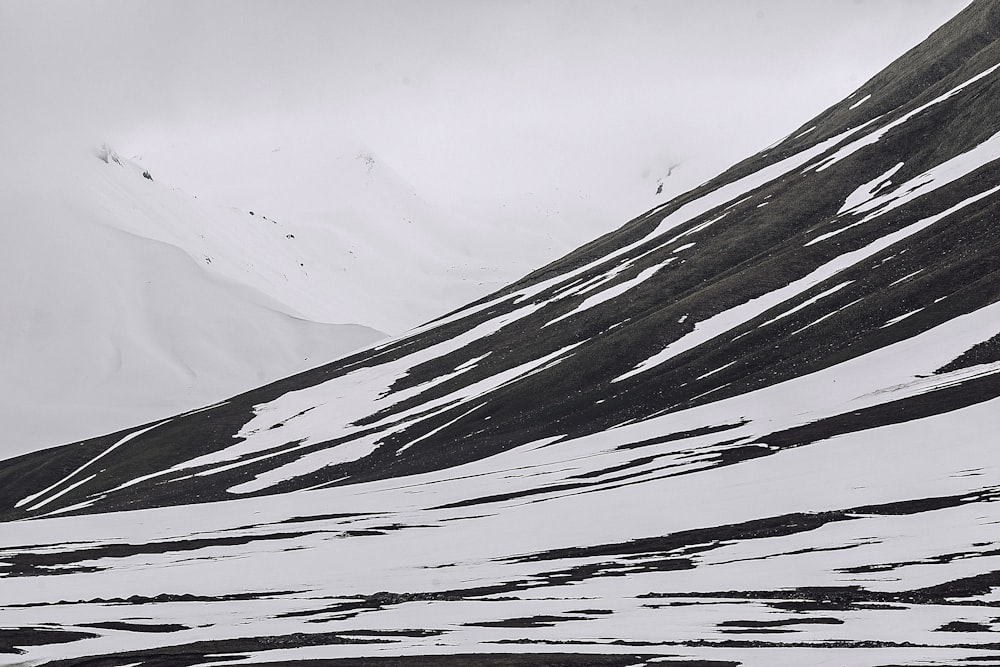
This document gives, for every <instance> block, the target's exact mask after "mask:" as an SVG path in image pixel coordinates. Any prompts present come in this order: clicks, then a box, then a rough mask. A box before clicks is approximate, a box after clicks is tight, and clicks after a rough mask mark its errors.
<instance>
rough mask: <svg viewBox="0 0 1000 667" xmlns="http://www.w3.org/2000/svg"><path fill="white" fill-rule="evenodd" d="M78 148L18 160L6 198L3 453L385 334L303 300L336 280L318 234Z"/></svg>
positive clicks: (207, 398) (238, 385)
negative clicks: (323, 259) (221, 203)
mask: <svg viewBox="0 0 1000 667" xmlns="http://www.w3.org/2000/svg"><path fill="white" fill-rule="evenodd" d="M45 157H46V158H48V157H49V156H48V154H46V156H45ZM61 157H63V156H61ZM98 158H100V159H98ZM65 159H66V162H65V163H63V164H58V165H51V164H44V165H42V166H39V164H38V163H39V162H40V161H41V160H39V159H31V158H29V159H28V161H27V163H26V164H20V166H19V168H17V169H8V171H9V172H10V173H5V183H6V187H5V188H4V189H3V191H2V194H0V208H2V210H3V211H4V213H5V216H6V220H7V222H6V223H5V225H4V240H5V243H4V244H3V248H2V249H0V253H2V258H3V261H2V262H0V277H2V279H3V282H4V284H5V285H8V286H10V288H9V289H6V290H3V292H2V294H0V309H2V311H3V313H4V317H3V320H2V321H0V343H2V349H3V352H2V353H0V423H3V425H4V437H3V441H2V443H0V454H2V455H3V456H5V457H9V456H13V455H16V454H21V453H24V452H27V451H30V450H31V449H37V448H39V447H43V446H51V445H52V444H53V443H55V442H67V441H71V440H76V439H79V438H81V437H83V436H90V437H93V436H94V435H98V434H101V433H106V432H107V431H109V430H115V429H119V428H123V427H125V426H129V425H131V424H135V423H137V422H141V421H145V420H148V419H153V418H155V417H157V416H162V415H164V414H171V413H174V412H178V411H183V410H191V409H194V408H199V407H202V406H204V405H205V404H207V403H211V402H216V401H219V400H222V399H224V398H226V397H227V396H230V395H232V394H233V393H236V392H240V391H245V390H246V389H249V388H251V387H254V386H257V385H259V384H261V383H264V382H269V381H273V380H275V379H278V378H280V377H282V376H285V375H288V374H289V373H294V372H298V371H301V370H305V369H307V368H311V367H314V366H317V365H319V364H321V363H325V362H328V361H331V360H333V359H335V358H337V357H339V356H341V355H343V354H345V353H347V352H350V351H352V350H355V349H357V348H359V347H362V346H364V345H368V344H370V343H372V342H374V341H376V340H379V339H381V338H383V337H384V334H382V333H381V332H379V331H376V330H374V329H372V328H371V327H369V326H363V325H360V324H344V323H345V322H351V321H352V320H350V319H347V318H343V317H339V316H338V314H337V311H336V308H326V309H325V310H324V309H322V308H318V307H316V306H315V305H314V304H313V303H311V302H309V301H308V300H307V299H306V298H303V295H310V294H315V293H321V292H323V291H324V290H325V289H326V287H325V284H324V282H323V281H322V279H320V280H317V279H315V278H311V277H310V275H309V273H310V271H311V270H312V263H311V260H312V258H311V257H310V258H309V259H307V258H306V255H308V252H303V250H302V248H301V244H302V243H303V242H308V239H303V240H297V239H295V238H294V236H293V234H292V231H291V230H289V229H287V228H285V227H284V226H283V225H281V224H280V223H277V222H273V221H268V220H264V219H263V218H260V217H252V216H250V215H249V214H247V213H246V212H245V211H236V210H231V209H223V208H220V207H216V206H212V205H209V204H206V203H203V202H200V201H198V200H197V199H195V198H193V197H191V196H185V195H184V194H182V193H178V192H175V191H174V190H172V189H171V188H169V187H167V186H166V185H164V184H162V183H160V182H158V181H155V180H151V178H149V177H153V178H155V175H151V174H150V173H149V172H148V171H146V172H144V170H143V168H142V167H140V166H139V165H137V164H135V163H131V162H129V161H127V160H125V159H123V158H121V157H119V156H118V155H116V154H115V153H114V152H113V151H112V150H111V149H109V148H107V147H105V148H103V149H102V151H101V152H100V154H99V155H98V156H92V155H87V156H85V157H83V158H79V159H75V158H73V157H66V158H65ZM144 173H145V174H146V176H148V177H144V176H143V174H144ZM42 174H44V177H42V176H41V175H42ZM343 254H344V255H345V256H346V252H345V253H343ZM15 286H16V287H15Z"/></svg>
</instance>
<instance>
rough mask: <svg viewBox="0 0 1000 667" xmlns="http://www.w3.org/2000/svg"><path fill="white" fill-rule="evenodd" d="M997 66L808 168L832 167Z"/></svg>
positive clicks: (987, 73)
mask: <svg viewBox="0 0 1000 667" xmlns="http://www.w3.org/2000/svg"><path fill="white" fill-rule="evenodd" d="M997 68H1000V64H997V65H994V66H993V67H990V68H989V69H987V70H985V71H983V72H980V73H979V74H977V75H975V76H974V77H972V78H970V79H968V80H967V81H964V82H963V83H961V84H959V85H957V86H955V87H954V88H952V89H951V90H949V91H948V92H946V93H944V94H943V95H939V96H938V97H935V98H934V99H933V100H931V101H930V102H927V103H926V104H922V105H920V106H919V107H917V108H916V109H913V110H912V111H909V112H907V113H905V114H904V115H903V116H901V117H900V118H897V119H896V120H894V121H892V122H891V123H888V124H886V125H884V126H882V127H880V128H879V129H877V130H875V131H874V132H870V133H869V134H866V135H865V136H863V137H861V138H860V139H855V140H854V141H852V142H851V143H849V144H847V145H846V146H843V147H841V148H839V149H837V151H836V152H834V153H833V154H832V155H830V156H827V157H825V158H823V159H822V160H820V161H819V162H818V163H817V164H816V165H814V166H811V167H810V169H815V171H817V172H820V171H824V170H826V169H829V168H830V167H832V166H833V165H835V164H836V163H838V162H840V161H841V160H843V159H845V158H847V157H849V156H851V155H853V154H854V153H856V152H858V151H859V150H861V149H862V148H865V147H867V146H871V145H872V144H875V143H877V142H878V141H879V140H880V139H881V138H882V137H884V136H885V135H886V134H887V133H888V132H889V131H891V130H892V129H893V128H896V127H899V126H900V125H902V124H903V123H905V122H907V121H908V120H910V119H911V118H913V117H914V116H916V115H918V114H920V113H922V112H924V111H926V110H927V109H929V108H931V107H932V106H934V105H935V104H940V103H941V102H944V101H945V100H947V99H949V98H951V97H954V96H955V95H957V94H959V93H960V92H962V90H964V89H965V88H966V87H968V86H969V85H970V84H972V83H975V82H976V81H979V80H980V79H983V78H985V77H987V76H989V75H990V74H992V73H993V72H995V71H996V70H997ZM875 120H878V118H875V119H872V121H869V123H871V122H874V121H875ZM867 124H868V123H866V125H867Z"/></svg>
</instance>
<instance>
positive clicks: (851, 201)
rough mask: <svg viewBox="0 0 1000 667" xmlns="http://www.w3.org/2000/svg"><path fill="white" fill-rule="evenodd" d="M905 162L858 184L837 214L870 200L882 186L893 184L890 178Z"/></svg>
mask: <svg viewBox="0 0 1000 667" xmlns="http://www.w3.org/2000/svg"><path fill="white" fill-rule="evenodd" d="M903 164H904V163H903V162H899V163H897V164H896V166H894V167H890V168H889V169H888V170H886V171H885V172H884V173H882V174H879V175H878V176H876V177H875V178H873V179H872V180H870V181H868V182H867V183H863V184H862V185H860V186H858V189H857V190H855V191H854V192H852V193H851V194H849V195H847V199H845V200H844V205H843V206H841V207H840V210H839V211H837V215H841V214H842V213H844V212H845V211H849V210H851V209H852V208H854V207H855V206H858V205H860V204H862V203H864V202H866V201H869V200H870V199H871V198H872V197H873V196H874V195H875V193H876V192H878V191H879V190H881V189H882V188H885V187H888V186H889V185H890V184H891V181H890V180H889V179H890V178H892V177H893V175H894V174H895V173H896V172H897V171H899V170H900V169H902V168H903Z"/></svg>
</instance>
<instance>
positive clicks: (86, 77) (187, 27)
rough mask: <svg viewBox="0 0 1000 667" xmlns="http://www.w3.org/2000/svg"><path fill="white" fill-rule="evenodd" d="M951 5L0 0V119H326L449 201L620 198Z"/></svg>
mask: <svg viewBox="0 0 1000 667" xmlns="http://www.w3.org/2000/svg"><path fill="white" fill-rule="evenodd" d="M967 4H968V0H810V1H803V0H699V1H698V2H692V1H691V0H656V1H639V0H605V1H601V2H597V1H588V0H493V1H485V0H364V1H362V0H356V1H350V2H348V1H330V2H320V1H317V0H280V1H267V2H266V1H262V0H238V1H237V0H215V1H208V0H205V1H198V2H195V1H192V0H169V1H166V0H162V1H158V2H153V1H149V0H127V1H125V0H117V1H108V0H87V1H86V2H79V1H58V2H57V1H51V0H23V1H22V0H0V80H2V81H3V82H4V89H5V92H4V94H3V98H4V99H3V101H0V112H2V117H3V126H4V129H3V130H0V132H3V133H4V135H5V136H4V137H2V139H4V140H5V141H6V142H8V143H13V144H14V145H19V146H21V147H25V146H35V147H39V146H42V145H44V144H46V143H49V144H54V145H60V146H62V145H76V144H79V145H84V144H86V145H92V144H99V143H100V142H101V141H102V140H104V139H109V140H111V141H112V142H114V143H116V144H117V145H119V146H122V147H124V150H126V151H133V152H137V153H141V152H142V151H143V150H144V148H147V147H156V146H160V147H162V146H163V145H164V144H165V143H169V142H171V141H173V140H175V139H180V140H182V141H183V142H186V143H188V144H190V143H192V142H193V143H195V144H196V143H197V138H198V137H199V136H210V135H218V134H220V133H223V132H230V133H234V128H236V131H235V135H239V136H242V137H244V138H245V141H248V142H253V141H254V140H255V138H261V139H260V140H261V141H264V140H265V139H263V138H264V137H266V140H267V141H273V140H274V138H275V137H280V136H282V135H287V136H291V135H298V136H302V135H303V134H309V133H312V134H316V135H322V136H326V137H330V136H342V137H348V138H350V139H351V140H352V141H358V142H361V143H363V144H364V145H366V146H368V147H370V148H371V150H373V151H374V152H375V153H377V154H378V155H379V156H380V157H381V158H382V159H383V160H385V161H386V162H387V163H389V164H391V165H392V166H393V167H395V168H396V169H397V171H399V172H400V173H401V174H402V175H403V176H404V177H405V178H407V179H408V180H409V181H410V182H411V183H413V184H414V186H415V187H416V189H417V190H418V191H419V192H421V193H422V194H424V195H425V196H427V197H428V198H430V199H432V200H435V201H441V202H445V203H448V204H449V205H454V206H456V207H458V208H461V207H463V206H467V205H469V206H476V205H478V206H482V204H483V202H485V201H501V200H504V199H505V198H508V199H510V198H517V197H518V196H521V195H524V193H526V192H533V193H535V194H533V195H531V196H535V197H541V199H540V200H539V201H542V200H545V197H546V196H548V195H542V194H538V192H554V191H555V189H556V188H558V189H559V191H560V192H562V193H563V194H562V195H561V196H562V197H564V198H566V197H570V196H571V195H570V194H567V193H577V194H579V193H588V196H591V195H593V194H594V193H600V192H601V191H605V192H607V193H608V195H607V197H604V198H602V199H601V201H605V202H606V203H607V206H608V207H610V208H615V207H617V208H620V207H621V206H622V205H623V202H624V201H625V200H627V199H628V198H629V197H630V196H632V194H631V193H634V192H639V191H642V192H652V190H653V189H654V188H655V182H656V179H657V178H659V177H660V176H662V175H664V174H665V172H666V170H667V167H669V166H670V165H672V164H674V163H676V162H680V163H681V165H682V167H681V169H679V170H678V176H677V178H675V181H677V182H678V183H682V182H683V181H684V179H685V178H686V179H687V180H689V181H692V182H691V183H682V184H685V185H694V184H696V183H697V182H700V180H703V179H704V178H706V177H708V176H711V175H713V173H714V172H716V171H718V168H719V167H720V166H726V165H728V164H730V163H732V162H734V161H736V160H738V159H740V158H742V157H744V156H745V155H747V154H749V153H752V152H754V151H756V150H757V149H760V148H762V147H763V146H765V145H767V144H768V143H770V142H771V141H772V140H774V139H777V138H779V137H780V136H782V135H784V134H786V133H788V132H789V131H791V130H792V129H794V127H796V126H797V125H799V124H801V123H802V122H805V121H806V120H807V119H808V118H809V117H810V116H812V115H813V114H815V113H817V112H819V111H821V110H822V109H823V108H825V107H826V106H828V105H829V104H830V103H832V102H835V101H837V100H839V99H840V98H842V97H844V96H845V95H846V94H848V93H850V92H851V91H852V90H853V89H854V88H856V87H857V86H858V85H860V84H861V83H863V82H864V80H865V79H867V78H868V77H870V76H871V75H872V74H874V73H875V72H877V71H878V70H879V69H881V68H882V67H883V66H885V65H886V64H888V62H889V61H891V60H892V59H894V58H895V57H896V56H898V55H900V54H901V53H902V52H904V51H905V50H906V49H907V48H909V47H911V46H913V45H915V44H916V43H918V42H919V41H921V40H922V39H923V38H924V37H926V36H927V35H928V34H929V33H930V32H931V31H932V30H933V29H934V28H936V27H937V26H938V25H940V24H941V23H943V22H944V21H946V20H947V19H948V18H950V17H951V16H953V15H954V14H956V13H957V12H958V11H959V10H960V9H961V8H962V7H964V6H965V5H967ZM199 159H223V158H222V157H220V156H215V157H212V156H209V157H205V156H200V157H199ZM668 184H669V181H668ZM545 201H548V200H545ZM553 201H554V202H556V203H555V204H551V205H553V206H555V205H558V197H557V198H556V199H554V200H553ZM543 204H544V202H543ZM539 205H542V204H539ZM638 212H640V211H639V210H628V211H623V212H622V214H623V215H624V214H626V213H627V214H634V213H638ZM620 217H621V216H619V218H620ZM622 221H623V220H621V219H619V220H618V222H619V223H620V222H622Z"/></svg>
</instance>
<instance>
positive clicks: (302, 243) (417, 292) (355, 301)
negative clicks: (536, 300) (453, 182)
mask: <svg viewBox="0 0 1000 667" xmlns="http://www.w3.org/2000/svg"><path fill="white" fill-rule="evenodd" d="M139 157H140V158H141V161H142V164H143V165H146V166H148V167H149V168H150V169H151V170H153V171H154V173H155V174H157V175H161V176H162V178H163V179H164V180H165V181H167V182H169V183H170V184H171V185H173V186H175V187H177V188H178V189H179V190H181V191H183V192H186V193H189V194H191V195H197V196H198V197H199V199H200V200H210V201H212V202H213V203H215V204H217V205H220V206H234V205H235V206H239V207H240V208H242V209H243V210H244V211H245V212H248V211H253V212H254V215H255V217H257V218H260V217H261V216H266V217H267V218H268V219H269V220H272V221H273V220H278V221H280V224H281V225H282V227H283V228H284V229H285V230H286V233H289V234H292V235H293V236H294V238H295V240H296V243H295V246H296V251H297V252H298V253H300V255H301V257H302V260H301V261H302V262H303V263H304V267H303V268H302V270H300V271H295V272H292V274H290V275H288V276H287V278H286V279H285V280H284V287H285V288H287V289H286V290H285V292H284V293H283V294H282V299H283V300H285V301H288V302H290V303H295V304H299V305H301V307H302V308H303V309H305V310H307V311H308V312H310V313H316V314H317V315H320V316H325V317H330V316H331V315H336V316H337V317H339V318H341V320H340V321H349V322H361V323H364V324H367V325H369V326H372V327H374V328H376V329H379V330H380V331H387V332H389V333H393V334H398V333H402V332H403V331H406V330H407V329H410V328H412V327H415V326H417V325H419V324H423V323H424V322H426V321H428V320H429V319H431V318H433V317H438V316H440V315H441V314H443V313H446V312H448V311H451V310H453V309H455V308H458V307H459V306H462V305H464V304H466V303H468V302H469V301H472V300H474V299H478V298H480V297H482V296H484V295H486V294H488V293H490V292H492V291H494V290H496V289H498V288H499V287H501V286H502V285H504V284H507V283H509V282H510V281H512V280H515V279H517V278H520V277H522V276H524V275H525V274H527V273H528V272H529V271H531V270H532V269H534V268H536V267H538V266H539V265H540V264H542V263H545V262H547V261H550V260H552V259H554V258H555V257H557V256H558V255H559V254H561V253H556V252H554V251H553V241H552V240H551V235H552V234H554V233H556V230H553V229H551V228H550V227H551V225H546V224H537V225H533V226H532V225H523V226H518V227H516V228H509V227H505V226H503V225H501V224H497V223H494V224H491V223H490V222H489V218H488V215H487V216H486V217H478V218H465V217H459V216H457V215H455V214H453V213H451V212H449V211H448V210H446V209H445V208H443V207H441V206H438V205H434V204H431V203H428V202H427V201H425V200H424V199H423V198H421V197H420V195H419V194H418V193H417V192H416V191H415V189H414V188H413V187H412V186H411V185H410V184H409V183H408V182H407V181H406V179H405V178H403V177H402V176H401V175H399V174H398V173H396V172H395V170H394V169H393V168H392V166H391V165H390V164H388V163H386V161H384V160H383V159H382V158H381V157H380V156H379V155H377V154H376V153H374V152H372V151H371V150H370V149H368V148H366V147H365V146H364V145H362V144H359V143H357V142H355V141H351V140H348V139H345V138H342V137H339V136H336V135H335V134H330V135H328V134H309V133H302V132H299V133H292V132H287V131H286V132H282V131H279V129H272V130H271V131H268V129H267V128H259V127H255V126H251V127H244V126H243V125H234V126H232V127H227V128H219V130H218V131H217V132H214V133H213V134H212V136H211V137H203V136H200V135H199V136H198V139H197V141H194V140H184V139H181V138H170V139H163V140H162V141H156V140H155V139H153V138H147V139H146V141H145V142H144V143H143V144H142V151H141V155H140V156H139ZM485 213H487V214H488V213H489V212H485ZM577 238H578V239H579V237H577ZM584 238H585V237H584ZM579 240H583V239H579ZM575 245H577V244H576V243H573V244H572V245H564V246H562V249H563V250H564V251H565V250H567V249H570V248H572V247H575ZM306 278H307V279H308V280H307V281H305V280H304V279H306ZM262 282H264V284H269V283H272V278H271V277H266V278H264V280H263V281H262ZM317 283H318V284H321V285H324V286H325V288H324V289H323V290H316V289H315V288H314V287H313V286H314V285H315V284H317ZM261 288H262V289H263V288H264V287H263V286H262V287H261ZM267 289H272V290H273V289H276V287H275V286H273V285H272V286H270V287H268V288H267Z"/></svg>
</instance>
